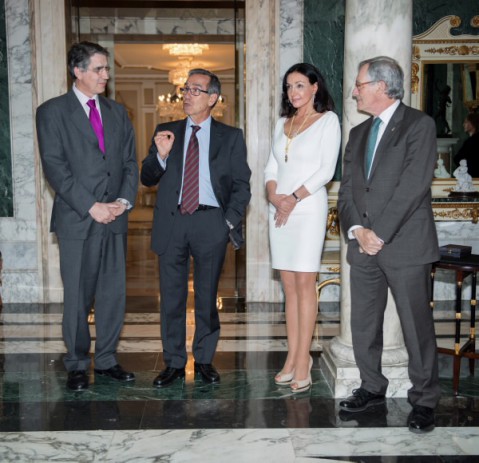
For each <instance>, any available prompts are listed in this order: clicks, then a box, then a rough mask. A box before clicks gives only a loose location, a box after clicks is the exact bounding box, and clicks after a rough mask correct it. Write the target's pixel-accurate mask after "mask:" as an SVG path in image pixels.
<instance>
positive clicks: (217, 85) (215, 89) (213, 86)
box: [188, 68, 221, 96]
mask: <svg viewBox="0 0 479 463" xmlns="http://www.w3.org/2000/svg"><path fill="white" fill-rule="evenodd" d="M194 74H202V75H203V76H208V77H209V78H210V84H209V85H208V94H209V95H212V94H213V93H216V94H217V95H218V96H219V95H221V82H220V79H218V76H217V75H216V74H213V73H212V72H210V71H207V70H206V69H201V68H197V69H191V70H190V71H189V72H188V77H190V76H192V75H194Z"/></svg>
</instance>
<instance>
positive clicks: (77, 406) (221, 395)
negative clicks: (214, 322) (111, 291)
mask: <svg viewBox="0 0 479 463" xmlns="http://www.w3.org/2000/svg"><path fill="white" fill-rule="evenodd" d="M127 305H128V313H127V317H126V324H125V329H124V331H123V334H122V338H121V342H120V346H119V358H120V361H121V363H122V365H123V366H124V367H125V368H127V369H131V370H133V371H135V372H136V375H137V380H136V381H135V382H134V383H133V384H119V383H116V382H113V381H111V380H108V379H105V378H100V377H95V376H94V374H93V372H91V383H92V385H91V387H90V388H89V390H87V391H85V392H82V393H78V392H77V393H73V392H69V391H67V390H66V388H65V381H66V373H65V371H64V369H63V364H62V361H61V359H62V354H63V352H64V346H63V343H62V340H61V305H59V304H51V305H46V306H43V305H34V304H33V305H32V304H25V305H23V304H9V305H6V306H4V307H3V311H2V313H1V314H0V320H1V325H0V369H1V372H2V374H1V381H0V395H1V398H2V401H1V404H0V461H2V462H8V461H20V462H35V463H36V462H41V461H74V462H103V461H108V462H127V461H128V462H132V461H133V462H158V461H165V462H166V461H168V462H187V461H188V462H225V461H228V462H230V463H235V462H260V461H263V460H265V459H268V461H275V462H285V463H286V462H288V463H289V462H306V461H314V462H318V461H328V462H331V461H354V462H366V463H367V462H379V461H384V462H393V461H394V462H473V461H479V378H477V377H475V376H472V377H471V376H469V375H468V371H467V368H466V367H467V362H464V365H463V372H462V377H461V381H460V395H459V396H458V397H454V395H453V394H452V381H451V379H450V378H451V372H452V367H451V363H450V358H446V356H441V383H442V390H443V396H442V399H441V403H440V406H439V408H438V410H437V428H436V429H435V430H434V431H433V432H432V433H430V434H428V435H424V436H417V435H415V434H412V433H410V432H409V431H408V430H407V428H406V427H405V424H406V420H407V415H408V414H409V411H410V409H411V408H410V406H409V405H408V404H407V402H406V400H405V399H397V398H396V399H394V398H392V399H388V400H387V403H386V405H385V406H381V407H376V408H372V409H369V410H368V411H367V412H365V413H361V414H355V415H348V414H342V413H341V412H339V411H338V402H339V400H337V399H334V398H333V397H332V394H331V391H330V389H329V387H328V385H327V384H326V382H325V380H324V377H323V375H322V373H321V371H320V369H319V367H318V359H319V356H320V355H321V350H322V345H323V344H324V343H326V342H328V341H329V340H330V339H331V338H332V337H334V336H336V335H337V334H338V333H339V313H338V307H337V305H336V304H334V303H326V304H322V305H321V312H320V314H319V315H318V321H317V326H316V330H315V335H314V340H313V344H312V354H313V358H314V367H313V383H314V384H313V387H312V389H311V391H309V392H307V393H301V394H295V395H293V394H291V393H290V392H289V389H288V388H281V387H278V386H276V385H275V384H274V381H273V376H274V373H275V372H276V371H277V370H279V369H280V368H281V366H282V362H283V361H284V358H285V350H286V340H285V325H284V313H283V309H282V307H281V306H280V305H276V304H262V305H258V304H249V305H247V306H246V307H245V306H244V304H239V305H238V306H235V305H234V304H229V305H228V304H225V307H224V308H223V309H222V311H221V321H222V332H221V339H220V342H219V346H218V352H217V355H216V357H215V365H216V366H217V368H218V370H219V371H220V373H221V375H222V378H221V384H220V385H218V386H205V385H204V384H203V383H202V382H201V380H200V379H198V378H195V376H194V372H193V363H192V362H193V359H191V358H190V359H189V362H188V365H187V375H186V378H185V381H184V382H180V381H178V382H177V383H175V384H174V385H172V386H171V387H169V388H166V389H165V390H161V389H155V388H153V387H152V381H153V378H154V377H155V376H156V374H157V372H158V370H160V369H161V368H162V367H163V363H162V355H161V353H160V351H161V337H160V324H159V323H160V317H159V309H158V298H157V296H154V295H153V296H130V297H128V304H127ZM436 328H437V331H438V333H439V340H440V342H441V343H449V342H450V341H451V335H452V333H453V320H452V319H451V318H449V317H446V318H440V319H438V320H436ZM92 332H93V335H94V326H92ZM192 334H193V314H192V313H191V311H190V312H189V314H188V339H189V342H191V338H192ZM92 371H93V370H92Z"/></svg>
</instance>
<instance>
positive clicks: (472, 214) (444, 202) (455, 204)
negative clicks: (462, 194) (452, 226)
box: [432, 198, 479, 224]
mask: <svg viewBox="0 0 479 463" xmlns="http://www.w3.org/2000/svg"><path fill="white" fill-rule="evenodd" d="M432 209H433V213H434V220H436V221H437V222H441V221H442V222H444V221H471V222H472V223H475V224H476V223H477V222H478V219H479V198H475V199H470V200H467V201H458V200H457V199H454V198H434V199H433V201H432Z"/></svg>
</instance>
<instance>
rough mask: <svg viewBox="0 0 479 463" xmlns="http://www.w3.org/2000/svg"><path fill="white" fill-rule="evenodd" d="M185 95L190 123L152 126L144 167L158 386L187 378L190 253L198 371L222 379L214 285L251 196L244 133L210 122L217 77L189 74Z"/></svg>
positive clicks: (236, 239) (213, 380)
mask: <svg viewBox="0 0 479 463" xmlns="http://www.w3.org/2000/svg"><path fill="white" fill-rule="evenodd" d="M182 91H183V108H184V111H185V113H186V114H187V116H188V118H187V119H184V120H181V121H174V122H168V123H165V124H160V125H158V126H157V127H156V130H155V134H154V136H153V141H152V144H151V147H150V151H149V154H148V156H147V157H146V158H145V160H144V161H143V166H142V169H141V181H142V183H143V184H144V185H146V186H154V185H158V193H157V197H156V205H155V212H154V219H153V230H152V235H151V245H152V249H153V251H155V252H156V253H157V254H158V255H159V266H160V296H161V303H160V306H161V337H162V343H163V357H164V361H165V364H166V369H164V370H163V371H162V372H160V374H159V375H158V377H157V378H156V379H155V380H154V381H153V384H154V386H155V387H165V386H168V385H170V384H171V383H172V382H173V381H175V380H176V379H178V378H184V376H185V365H186V361H187V354H186V346H185V342H186V302H187V296H188V275H189V263H190V256H191V257H193V261H194V291H195V325H196V326H195V328H196V329H195V336H194V339H193V356H194V358H195V371H196V372H197V373H198V374H199V375H200V376H201V378H202V379H203V381H204V382H206V383H218V382H219V380H220V376H219V374H218V372H217V371H216V369H215V368H214V366H213V365H212V360H213V356H214V354H215V351H216V345H217V343H218V338H219V332H220V322H219V316H218V310H217V307H216V298H217V291H218V281H219V277H220V274H221V269H222V267H223V262H224V258H225V253H226V245H227V243H228V238H229V239H230V241H231V242H232V244H233V245H234V246H235V248H237V247H239V246H241V245H242V242H243V238H242V232H241V227H242V219H243V217H244V214H245V210H246V206H247V205H248V203H249V200H250V197H251V194H250V187H249V179H250V176H251V171H250V169H249V167H248V164H247V163H246V145H245V142H244V139H243V134H242V132H241V130H239V129H236V128H234V127H229V126H227V125H225V124H221V123H220V122H217V121H216V120H214V119H213V118H212V117H211V110H212V109H213V107H214V106H215V104H216V102H217V101H218V98H219V96H220V94H221V84H220V81H219V79H218V77H217V76H216V75H215V74H213V73H211V72H209V71H207V70H205V69H193V70H191V71H190V72H189V75H188V80H187V81H186V83H185V87H184V88H183V89H182ZM191 159H194V160H195V161H194V163H193V162H192V161H191Z"/></svg>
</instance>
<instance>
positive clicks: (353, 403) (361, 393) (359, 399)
mask: <svg viewBox="0 0 479 463" xmlns="http://www.w3.org/2000/svg"><path fill="white" fill-rule="evenodd" d="M384 401H385V398H384V395H382V394H374V393H372V392H369V391H366V389H363V388H362V387H360V388H358V389H354V390H353V395H352V396H349V397H348V398H347V399H345V400H342V401H341V402H339V408H340V409H341V410H345V411H348V412H362V411H364V410H366V408H368V407H371V406H373V405H380V404H383V403H384Z"/></svg>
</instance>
